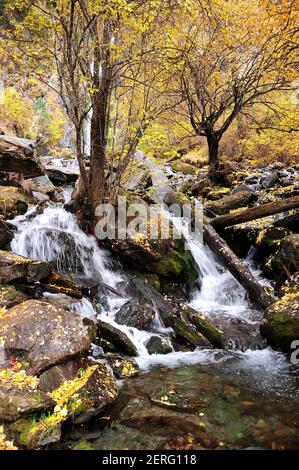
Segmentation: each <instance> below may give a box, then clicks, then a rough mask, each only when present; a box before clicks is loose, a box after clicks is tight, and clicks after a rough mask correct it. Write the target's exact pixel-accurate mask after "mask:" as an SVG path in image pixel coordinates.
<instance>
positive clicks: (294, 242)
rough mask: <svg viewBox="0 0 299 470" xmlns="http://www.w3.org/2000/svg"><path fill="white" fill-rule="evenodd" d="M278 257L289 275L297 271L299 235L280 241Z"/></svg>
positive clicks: (298, 269) (298, 266) (298, 264)
mask: <svg viewBox="0 0 299 470" xmlns="http://www.w3.org/2000/svg"><path fill="white" fill-rule="evenodd" d="M280 256H281V258H282V261H283V262H284V264H285V265H286V266H287V268H288V269H289V271H290V272H291V273H293V272H296V271H299V234H295V235H289V236H288V237H286V238H284V239H283V240H281V242H280Z"/></svg>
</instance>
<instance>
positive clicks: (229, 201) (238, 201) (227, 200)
mask: <svg viewBox="0 0 299 470" xmlns="http://www.w3.org/2000/svg"><path fill="white" fill-rule="evenodd" d="M256 200H257V195H256V194H255V193H252V192H251V191H250V192H247V191H244V192H239V193H235V194H230V195H228V196H224V197H223V198H222V199H219V200H218V201H216V202H209V203H208V204H206V205H205V209H207V210H208V211H209V212H212V213H213V214H217V215H223V214H227V213H228V212H229V211H231V210H233V209H239V208H240V207H245V206H248V205H249V204H252V203H253V202H254V201H256Z"/></svg>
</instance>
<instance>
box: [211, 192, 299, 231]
mask: <svg viewBox="0 0 299 470" xmlns="http://www.w3.org/2000/svg"><path fill="white" fill-rule="evenodd" d="M297 207H299V196H294V197H290V198H288V199H285V200H282V201H275V202H269V203H267V204H261V205H259V206H256V207H252V208H250V209H245V210H244V211H240V212H237V213H234V214H227V215H221V216H219V217H216V218H215V219H213V220H212V222H211V223H212V225H213V227H215V228H225V227H230V226H231V225H237V224H242V223H244V222H249V221H251V220H255V219H261V218H263V217H267V216H269V215H274V214H280V213H281V212H286V211H289V210H291V209H296V208H297Z"/></svg>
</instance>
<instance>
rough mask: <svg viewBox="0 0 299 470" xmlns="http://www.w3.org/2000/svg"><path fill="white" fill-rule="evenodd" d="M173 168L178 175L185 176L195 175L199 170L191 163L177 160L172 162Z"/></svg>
mask: <svg viewBox="0 0 299 470" xmlns="http://www.w3.org/2000/svg"><path fill="white" fill-rule="evenodd" d="M170 165H171V168H172V169H173V170H174V171H177V172H178V173H183V174H184V175H195V174H196V172H197V168H196V167H195V166H193V165H190V164H189V163H185V162H183V161H182V160H175V161H174V162H171V164H170Z"/></svg>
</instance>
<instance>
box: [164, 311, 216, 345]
mask: <svg viewBox="0 0 299 470" xmlns="http://www.w3.org/2000/svg"><path fill="white" fill-rule="evenodd" d="M169 323H170V325H171V327H172V328H173V329H174V331H175V334H176V336H177V337H179V338H181V339H183V340H184V341H186V342H187V343H189V344H191V345H192V346H194V347H195V348H212V344H211V343H210V342H209V341H208V340H207V339H206V338H205V337H204V336H203V334H202V333H200V332H199V331H197V329H196V327H195V326H194V325H192V324H191V323H189V322H188V321H186V320H182V319H181V318H179V317H178V316H173V317H171V319H170V320H169Z"/></svg>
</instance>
